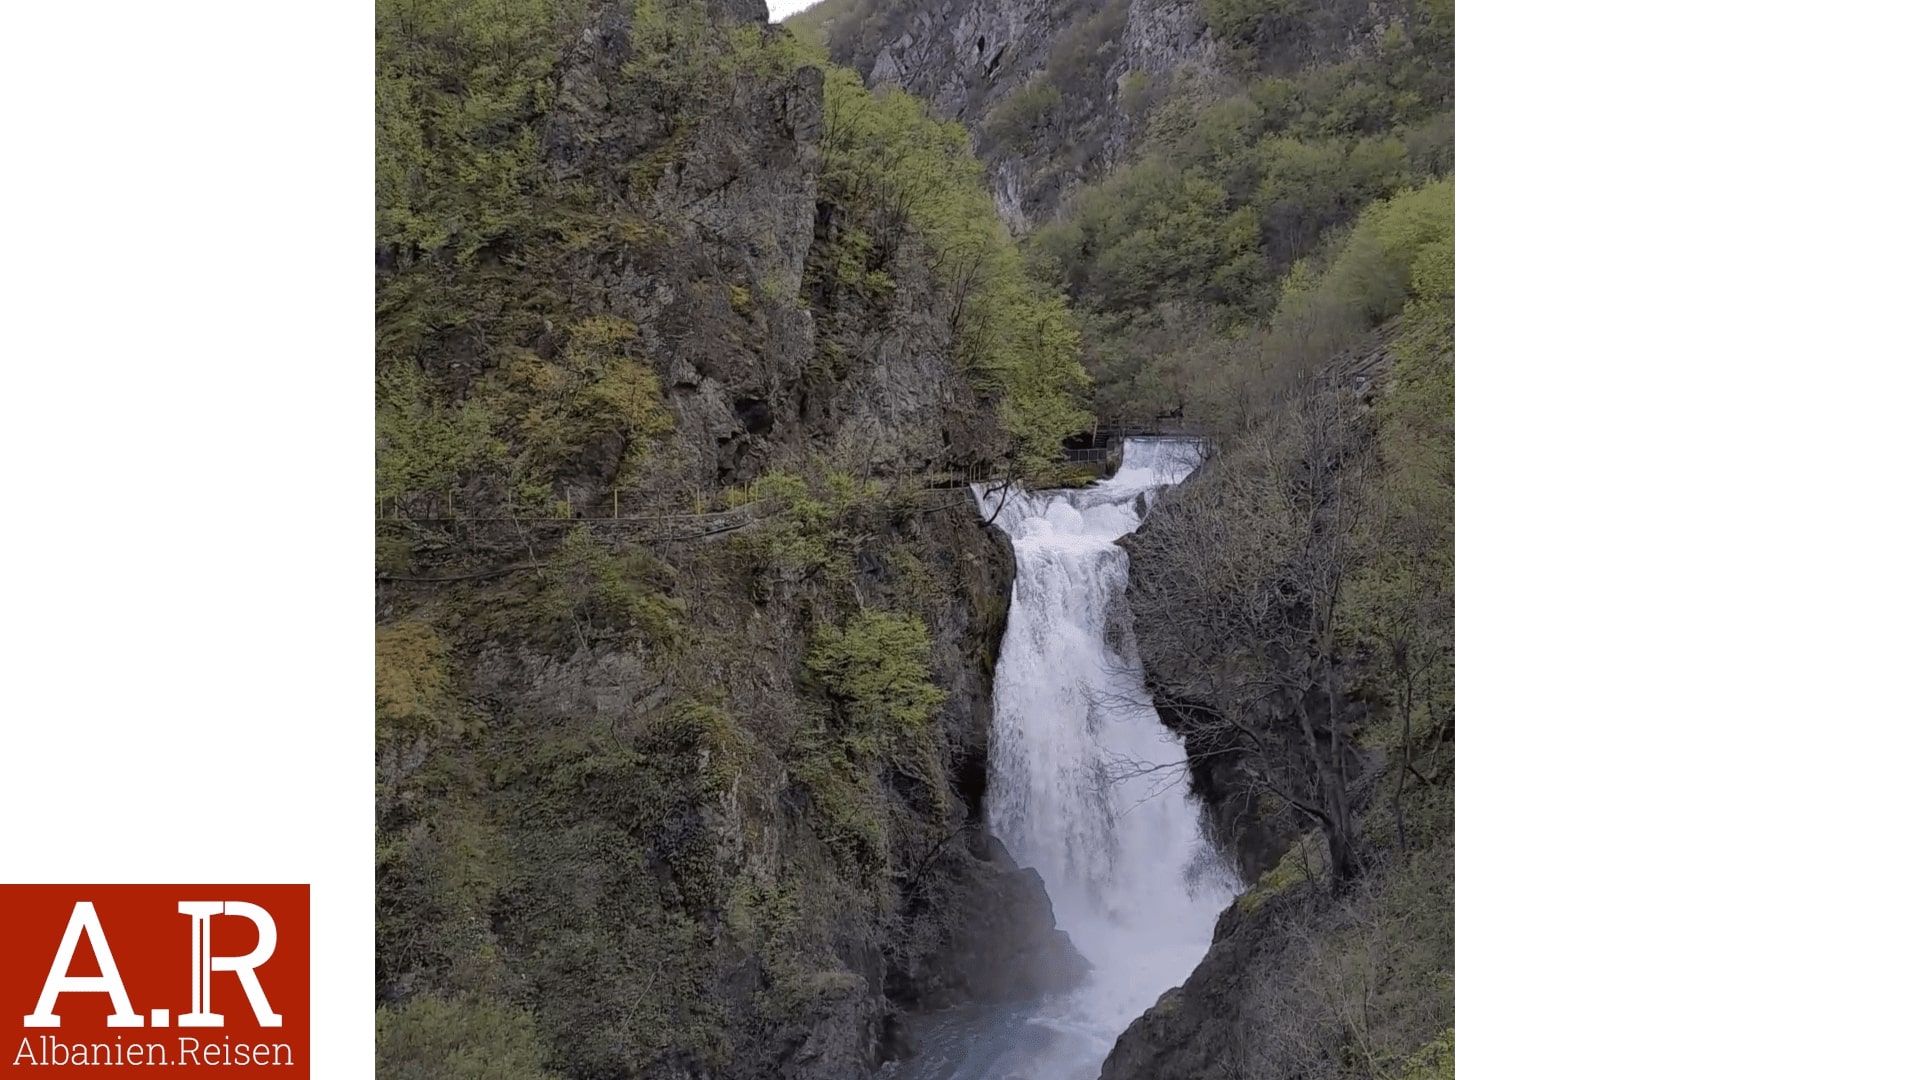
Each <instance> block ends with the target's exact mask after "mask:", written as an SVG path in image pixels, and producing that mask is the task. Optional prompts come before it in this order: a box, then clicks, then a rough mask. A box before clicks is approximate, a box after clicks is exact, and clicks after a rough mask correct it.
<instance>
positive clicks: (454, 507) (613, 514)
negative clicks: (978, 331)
mask: <svg viewBox="0 0 1920 1080" xmlns="http://www.w3.org/2000/svg"><path fill="white" fill-rule="evenodd" d="M1088 435H1089V441H1091V442H1092V443H1093V444H1094V445H1091V446H1085V447H1069V448H1063V449H1062V451H1061V458H1060V460H1061V462H1062V463H1063V464H1067V465H1097V466H1102V467H1105V466H1106V465H1108V464H1109V463H1110V462H1112V461H1113V460H1114V459H1115V458H1117V457H1118V456H1119V454H1120V453H1121V448H1122V446H1123V445H1124V442H1125V440H1126V439H1129V438H1169V437H1171V438H1205V437H1206V432H1205V431H1204V429H1202V428H1201V427H1200V426H1199V425H1197V424H1187V423H1185V422H1183V421H1180V420H1177V419H1175V420H1167V421H1159V422H1156V423H1152V424H1130V425H1116V426H1113V427H1095V428H1094V429H1093V430H1092V431H1091V432H1090V433H1088ZM1007 478H1008V474H1007V467H1006V466H1005V465H1004V464H1003V463H995V462H970V463H967V464H965V465H961V466H958V467H954V468H949V469H945V470H938V471H935V472H931V473H927V474H922V475H921V476H920V477H919V478H918V483H917V485H916V487H917V488H919V489H932V490H939V489H951V488H962V487H972V486H973V485H975V484H994V483H1001V482H1004V481H1005V480H1007ZM512 490H513V488H512V485H511V484H508V483H505V482H503V481H501V482H495V481H489V482H486V483H479V484H469V485H467V486H466V487H465V488H464V490H463V489H460V488H448V489H447V490H445V491H408V492H403V493H399V494H384V493H383V494H381V495H379V496H377V497H376V499H375V508H374V520H375V521H376V522H412V523H429V522H501V523H512V524H519V525H531V524H546V523H554V522H574V523H604V524H617V525H630V526H654V527H672V526H676V525H682V526H696V527H709V526H714V525H716V524H720V525H724V523H725V522H726V520H727V519H729V518H732V517H739V518H741V519H742V520H743V521H744V520H747V519H750V518H751V517H752V514H753V512H754V508H755V507H756V506H757V505H758V503H759V500H757V499H755V498H754V497H753V496H752V493H751V489H749V488H745V487H735V488H730V489H728V491H727V492H726V493H724V495H723V496H722V497H721V498H720V500H718V501H719V505H717V506H714V505H708V502H707V498H706V497H705V496H699V495H690V496H689V497H688V506H687V509H685V510H683V511H671V512H663V511H661V510H660V509H659V498H660V497H659V495H658V493H653V494H650V495H647V496H642V495H641V494H640V493H638V492H625V493H623V492H621V491H619V490H617V489H616V490H613V491H611V492H607V493H605V494H601V495H598V496H593V495H588V494H587V493H585V492H575V491H571V490H565V489H563V490H562V491H560V492H559V493H557V497H556V498H554V499H552V500H550V501H542V502H539V503H533V504H528V503H525V502H522V503H521V504H519V505H516V504H515V501H514V497H513V494H512ZM623 499H625V501H626V506H625V507H622V506H621V501H622V500H623Z"/></svg>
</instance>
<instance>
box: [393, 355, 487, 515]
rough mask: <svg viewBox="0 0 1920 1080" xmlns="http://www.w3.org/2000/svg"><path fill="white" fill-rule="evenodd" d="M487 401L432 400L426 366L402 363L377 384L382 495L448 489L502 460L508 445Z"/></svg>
mask: <svg viewBox="0 0 1920 1080" xmlns="http://www.w3.org/2000/svg"><path fill="white" fill-rule="evenodd" d="M493 425H494V417H493V414H492V413H491V411H490V410H489V409H488V408H487V407H486V406H485V405H483V404H480V403H470V404H468V405H465V406H461V407H455V406H451V405H445V404H441V403H438V402H435V401H434V400H432V397H431V396H430V394H429V392H428V387H427V381H426V379H425V377H424V376H422V374H421V373H420V369H419V368H418V367H416V366H415V365H413V364H410V363H399V364H394V365H391V366H390V367H388V369H387V370H386V371H385V372H384V373H383V374H382V375H381V376H380V377H379V378H378V379H377V380H376V382H375V384H374V439H375V447H376V451H375V456H374V491H375V492H376V494H377V495H378V497H379V498H381V499H383V500H384V499H390V498H395V497H399V496H404V495H408V494H413V493H418V492H435V493H444V492H445V491H446V490H447V489H448V488H450V487H452V486H454V485H455V483H457V482H458V481H459V480H460V479H462V478H463V477H465V476H466V475H468V474H469V473H471V472H474V471H476V470H481V469H484V468H487V467H489V466H497V465H499V464H500V463H501V462H502V461H503V460H504V459H505V456H506V447H505V445H504V444H503V443H501V442H500V441H499V440H498V439H496V438H495V437H494V436H493V433H492V429H493Z"/></svg>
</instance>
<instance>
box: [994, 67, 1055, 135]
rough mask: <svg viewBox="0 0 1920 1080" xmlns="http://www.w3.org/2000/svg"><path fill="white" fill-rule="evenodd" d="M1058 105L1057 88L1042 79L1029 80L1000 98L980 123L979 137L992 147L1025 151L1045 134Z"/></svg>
mask: <svg viewBox="0 0 1920 1080" xmlns="http://www.w3.org/2000/svg"><path fill="white" fill-rule="evenodd" d="M1059 107H1060V88H1059V87H1058V86H1055V85H1054V84H1053V83H1051V82H1049V81H1047V80H1045V79H1031V80H1029V81H1027V82H1026V83H1024V84H1023V85H1022V86H1021V87H1020V88H1019V89H1018V90H1015V91H1014V92H1013V93H1011V94H1008V95H1007V96H1006V97H1004V98H1001V99H1000V103H999V104H997V105H995V106H994V107H993V111H992V112H990V113H988V114H987V118H986V121H985V122H984V123H983V124H982V125H981V128H980V137H981V139H982V140H983V141H984V142H986V143H987V144H989V145H992V146H995V147H1002V148H1010V149H1013V150H1016V151H1025V150H1028V149H1030V148H1032V147H1033V145H1034V144H1035V143H1036V142H1037V141H1038V140H1039V139H1040V138H1041V137H1042V136H1043V135H1044V134H1045V133H1046V131H1047V126H1048V123H1049V121H1050V120H1051V119H1052V117H1053V113H1054V110H1056V109H1058V108H1059Z"/></svg>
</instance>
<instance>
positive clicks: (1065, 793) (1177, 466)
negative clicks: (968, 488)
mask: <svg viewBox="0 0 1920 1080" xmlns="http://www.w3.org/2000/svg"><path fill="white" fill-rule="evenodd" d="M1200 457H1201V444H1199V443H1197V442H1194V441H1192V440H1186V439H1128V440H1127V441H1126V444H1125V447H1124V449H1123V451H1122V457H1121V465H1120V468H1119V470H1118V471H1117V472H1115V474H1114V475H1113V476H1112V477H1110V478H1108V479H1107V480H1104V481H1102V482H1101V483H1098V484H1095V485H1093V486H1091V487H1087V488H1082V489H1078V490H1061V491H1037V492H1023V491H1017V490H1016V491H1011V492H1005V493H1003V492H1001V491H998V490H995V491H987V490H985V489H984V488H978V487H977V488H976V489H975V495H976V497H977V498H978V499H979V500H980V502H981V514H982V516H983V517H991V518H992V519H993V522H994V524H995V526H996V527H998V528H1000V529H1002V530H1003V531H1005V532H1006V534H1007V535H1008V537H1010V538H1011V539H1012V541H1013V547H1014V553H1015V557H1016V561H1017V564H1018V569H1017V574H1016V577H1015V580H1014V584H1013V597H1012V601H1011V605H1010V608H1009V610H1008V616H1007V630H1006V635H1005V638H1004V640H1003V641H1002V644H1001V650H1000V661H999V666H998V668H997V669H996V670H995V673H994V696H993V707H994V718H993V743H992V753H991V756H990V762H989V771H988V782H987V823H988V827H989V828H990V829H991V831H992V832H993V834H994V835H995V836H997V837H999V839H1000V840H1001V841H1002V842H1003V843H1005V844H1006V846H1007V849H1008V851H1010V852H1011V853H1012V855H1013V857H1014V859H1015V860H1016V861H1017V862H1019V863H1020V865H1022V866H1031V867H1033V868H1035V869H1036V870H1038V871H1039V873H1040V876H1041V878H1042V880H1044V881H1045V883H1046V887H1047V893H1048V895H1049V896H1050V897H1051V899H1052V902H1053V911H1054V918H1055V920H1056V923H1057V925H1058V926H1059V927H1060V928H1061V929H1063V930H1065V931H1066V932H1067V933H1068V935H1069V936H1071V937H1072V939H1073V943H1074V945H1075V946H1076V947H1077V948H1078V949H1079V950H1080V952H1081V953H1082V954H1084V955H1085V956H1086V958H1087V959H1088V960H1089V961H1091V962H1092V965H1093V970H1092V972H1091V973H1090V974H1089V975H1088V976H1087V978H1086V980H1085V981H1084V982H1083V983H1082V984H1081V985H1080V986H1079V987H1078V988H1076V989H1075V990H1073V991H1071V992H1069V993H1066V994H1062V995H1059V996H1057V997H1054V998H1050V999H1046V1000H1042V1001H1037V1002H1028V1003H1022V1004H1016V1005H1001V1006H991V1007H987V1006H982V1007H974V1008H967V1009H955V1010H949V1011H947V1012H943V1013H935V1014H929V1015H926V1016H922V1017H918V1018H915V1020H914V1022H913V1023H912V1024H911V1031H912V1034H913V1041H914V1043H915V1050H916V1053H915V1055H914V1056H913V1057H912V1058H909V1059H907V1060H906V1061H903V1062H900V1063H898V1064H897V1065H893V1066H889V1069H890V1074H889V1075H891V1076H894V1077H898V1078H899V1080H1015V1078H1019V1080H1093V1078H1095V1077H1097V1076H1098V1075H1099V1072H1100V1063H1101V1061H1102V1060H1103V1059H1105V1057H1106V1055H1107V1052H1108V1051H1109V1050H1111V1049H1112V1047H1113V1043H1114V1040H1115V1039H1116V1038H1118V1037H1119V1035H1120V1033H1121V1032H1122V1031H1123V1030H1125V1029H1126V1026H1127V1025H1128V1024H1130V1023H1131V1022H1132V1021H1133V1020H1134V1019H1135V1018H1136V1017H1138V1016H1139V1015H1140V1014H1141V1013H1143V1012H1145V1011H1146V1010H1147V1009H1148V1008H1150V1007H1152V1005H1153V1003H1154V1002H1155V1001H1156V1000H1157V999H1158V998H1159V997H1160V995H1161V994H1162V993H1164V992H1166V991H1167V990H1168V989H1171V988H1172V987H1175V986H1178V985H1179V984H1180V983H1182V982H1184V981H1185V980H1186V978H1187V976H1188V975H1189V974H1191V973H1192V971H1193V968H1194V966H1195V965H1196V964H1198V963H1199V962H1200V959H1201V957H1203V956H1204V955H1205V954H1206V951H1207V945H1208V943H1209V939H1210V938H1211V936H1212V933H1213V923H1214V919H1215V917H1216V916H1217V915H1218V914H1219V913H1220V910H1221V909H1222V908H1223V907H1225V906H1226V904H1227V903H1228V902H1229V901H1230V900H1231V899H1232V897H1233V894H1234V891H1235V882H1234V881H1233V880H1232V878H1231V871H1229V870H1228V869H1227V868H1226V867H1225V866H1224V864H1223V863H1222V862H1221V861H1220V860H1219V858H1218V857H1217V856H1216V854H1215V853H1214V851H1213V849H1212V848H1211V846H1210V845H1209V844H1208V843H1207V842H1206V841H1205V840H1204V839H1203V838H1202V834H1201V828H1200V807H1199V805H1198V803H1197V802H1195V801H1194V799H1193V798H1192V796H1190V795H1189V794H1188V791H1187V786H1188V785H1187V772H1186V769H1185V767H1184V753H1183V751H1182V749H1181V746H1180V743H1179V741H1178V740H1177V739H1176V738H1175V737H1174V736H1173V734H1172V733H1171V732H1169V731H1168V730H1167V729H1166V728H1165V727H1164V726H1163V725H1162V724H1161V723H1160V720H1159V717H1158V716H1157V715H1156V714H1155V712H1154V710H1153V707H1152V704H1151V702H1150V700H1149V698H1148V696H1147V693H1146V690H1145V686H1144V682H1143V676H1142V672H1141V667H1140V662H1139V659H1138V657H1137V655H1136V654H1135V652H1134V648H1133V639H1132V625H1131V616H1130V615H1129V614H1128V613H1127V610H1126V605H1125V601H1124V597H1125V594H1126V587H1127V553H1126V551H1125V550H1124V549H1123V548H1121V547H1120V546H1118V544H1117V543H1116V541H1118V540H1119V539H1120V538H1121V537H1122V536H1125V535H1126V534H1127V533H1130V532H1132V531H1133V530H1134V529H1136V528H1138V527H1139V526H1140V523H1141V520H1142V518H1143V516H1144V515H1145V513H1146V510H1147V507H1148V506H1149V505H1151V503H1152V500H1153V498H1154V496H1155V495H1156V494H1158V493H1159V492H1160V491H1161V490H1162V489H1163V488H1165V487H1166V486H1168V485H1170V484H1175V483H1178V482H1180V481H1181V480H1182V479H1184V478H1185V477H1186V476H1187V474H1188V473H1190V472H1192V471H1193V469H1194V468H1195V467H1196V466H1197V465H1198V464H1199V461H1200ZM1003 494H1004V503H1005V504H1004V505H1002V500H1003Z"/></svg>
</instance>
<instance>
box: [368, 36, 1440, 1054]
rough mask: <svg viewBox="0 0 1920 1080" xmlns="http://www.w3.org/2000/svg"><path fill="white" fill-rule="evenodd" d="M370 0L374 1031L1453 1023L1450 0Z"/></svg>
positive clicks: (1323, 1043)
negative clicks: (1157, 426) (1171, 433)
mask: <svg viewBox="0 0 1920 1080" xmlns="http://www.w3.org/2000/svg"><path fill="white" fill-rule="evenodd" d="M376 38H377V51H376V61H377V73H378V80H379V81H378V84H377V93H376V105H377V110H376V111H377V116H376V121H377V122H376V133H377V139H376V143H377V155H378V158H377V165H378V168H377V199H376V210H377V214H376V236H377V248H376V298H375V299H376V350H375V353H376V355H375V360H376V363H375V368H376V370H375V397H376V437H377V456H376V496H377V503H378V505H379V507H380V510H379V517H378V520H377V521H376V523H375V538H376V566H375V571H376V610H375V623H376V630H375V654H376V655H375V660H376V665H375V666H376V672H375V675H376V677H375V683H376V685H375V697H376V702H375V713H376V716H375V739H374V741H375V747H374V749H375V761H376V768H375V774H376V790H375V809H376V837H375V877H376V946H377V952H376V978H375V986H374V996H375V1006H376V1023H377V1026H378V1032H379V1035H378V1040H377V1041H378V1047H379V1071H380V1074H381V1075H382V1076H392V1077H398V1078H403V1080H427V1078H436V1080H437V1078H440V1077H469V1076H484V1077H487V1078H488V1080H535V1078H541V1080H552V1078H566V1080H760V1078H769V1077H777V1078H780V1080H848V1078H857V1077H865V1076H875V1075H889V1076H896V1077H923V1078H927V1080H933V1078H957V1080H965V1078H978V1080H990V1078H991V1080H1005V1078H1007V1077H1013V1076H1023V1077H1026V1080H1041V1078H1043V1077H1079V1078H1087V1080H1090V1078H1092V1077H1094V1076H1096V1075H1097V1076H1100V1077H1102V1078H1104V1080H1163V1078H1166V1077H1176V1076H1177V1077H1181V1078H1183V1080H1242V1078H1245V1077H1268V1076H1272V1077H1289V1078H1291V1077H1303V1078H1306V1077H1312V1078H1319V1077H1332V1076H1342V1077H1344V1076H1367V1077H1368V1078H1369V1080H1428V1078H1430V1077H1437V1076H1441V1075H1446V1076H1451V1052H1452V1051H1451V1047H1452V1006H1451V978H1452V976H1451V970H1452V939H1451V910H1452V907H1451V905H1452V894H1451V888H1452V878H1451V857H1452V854H1451V853H1452V803H1451V790H1452V739H1453V733H1454V726H1455V725H1454V717H1453V703H1452V674H1451V673H1452V667H1451V665H1452V651H1451V649H1452V637H1451V633H1452V631H1451V617H1452V616H1451V612H1452V608H1451V602H1452V601H1451V572H1452V571H1451V567H1452V562H1451V559H1452V535H1451V528H1452V525H1451V521H1452V517H1451V515H1452V503H1451V484H1452V472H1451V470H1452V456H1451V455H1452V429H1451V423H1452V273H1451V271H1452V191H1453V188H1452V179H1451V170H1452V158H1451V116H1452V112H1451V110H1452V101H1451V95H1452V84H1451V7H1450V5H1448V4H1446V3H1445V2H1444V0H1393V2H1389V3H1384V4H1366V5H1361V4H1354V3H1348V2H1346V0H1310V2H1307V3H1304V4H1296V3H1291V2H1281V0H1273V2H1271V3H1267V2H1262V0H1254V2H1250V3H1222V2H1218V0H1204V2H1199V3H1187V2H1185V0H1109V2H1105V3H1095V2H1091V0H1088V2H1083V3H1063V4H1049V5H1040V4H1034V3H1029V2H1027V0H991V2H983V3H981V4H978V5H974V6H971V7H966V8H962V7H958V6H955V5H951V4H948V3H945V2H936V0H877V2H876V0H852V2H849V0H826V2H825V3H822V4H821V5H819V6H817V7H816V8H814V9H811V10H809V11H808V12H805V13H802V15H800V16H796V17H795V19H793V20H791V21H790V24H789V26H786V27H782V26H771V25H768V24H767V22H766V15H765V10H764V8H762V7H761V5H760V4H759V3H758V2H757V0H488V2H486V3H481V2H479V0H381V2H380V3H379V5H378V14H377V35H376ZM909 91H911V92H909ZM915 94H919V95H921V96H920V97H916V96H914V95H915ZM1162 417H1169V418H1178V420H1177V426H1179V427H1181V428H1182V429H1183V430H1191V431H1197V432H1204V433H1206V436H1207V437H1206V438H1205V439H1204V440H1202V441H1195V440H1181V439H1166V438H1162V439H1151V438H1133V439H1123V438H1122V437H1118V436H1115V435H1113V434H1112V433H1113V432H1114V430H1115V429H1116V428H1122V429H1126V428H1131V429H1135V430H1137V429H1139V428H1140V427H1141V426H1143V425H1148V424H1152V423H1154V422H1156V421H1157V420H1158V419H1159V418H1162ZM1167 426H1176V424H1175V423H1172V422H1170V423H1169V424H1168V425H1167ZM1203 445H1204V447H1205V450H1204V454H1203V453H1202V451H1201V449H1200V448H1201V447H1202V446H1203ZM1115 452H1117V456H1118V459H1119V460H1118V464H1117V468H1114V469H1113V470H1112V475H1107V472H1108V469H1107V468H1105V467H1104V466H1103V464H1102V462H1103V460H1104V459H1105V457H1106V455H1108V454H1110V453H1115ZM1203 456H1204V458H1205V463H1204V466H1203V467H1197V468H1196V466H1199V465H1200V460H1201V458H1202V457H1203ZM1149 511H1151V512H1149Z"/></svg>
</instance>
